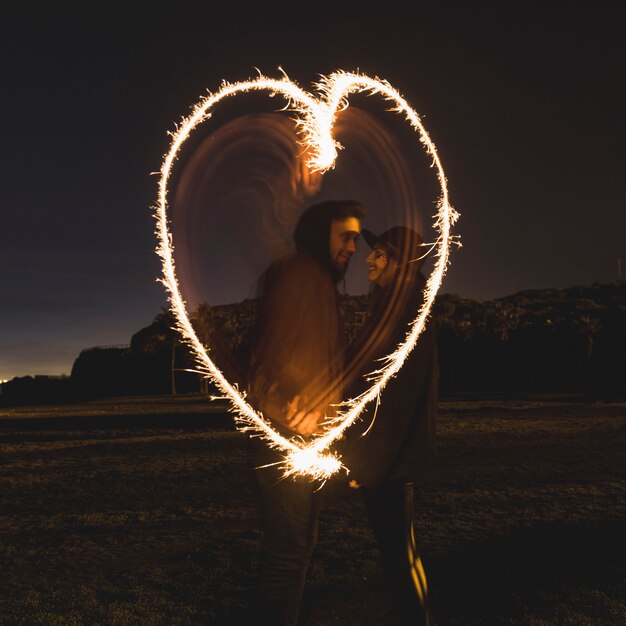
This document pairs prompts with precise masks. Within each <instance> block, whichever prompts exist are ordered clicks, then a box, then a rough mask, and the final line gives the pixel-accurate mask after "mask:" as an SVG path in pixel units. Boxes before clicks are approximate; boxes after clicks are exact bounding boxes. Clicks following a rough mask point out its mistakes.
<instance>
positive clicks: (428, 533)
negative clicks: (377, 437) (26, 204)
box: [0, 395, 626, 626]
mask: <svg viewBox="0 0 626 626" xmlns="http://www.w3.org/2000/svg"><path fill="white" fill-rule="evenodd" d="M223 409H224V408H223V405H220V404H219V403H213V404H211V403H209V402H208V400H207V399H206V398H204V397H201V396H194V395H189V396H178V397H149V398H118V399H109V400H101V401H94V402H90V403H86V404H82V405H67V406H52V407H51V406H48V407H23V408H19V407H16V408H12V409H0V459H1V461H0V534H1V537H2V540H1V541H0V572H2V575H1V578H2V585H0V624H3V625H5V624H7V625H8V624H25V625H26V624H27V625H28V626H31V625H36V624H42V625H43V624H45V625H46V626H47V625H50V624H57V625H60V624H67V625H69V624H90V625H91V624H103V625H104V624H116V625H133V626H135V625H137V624H142V625H162V624H163V625H169V624H218V625H223V624H224V625H225V624H233V625H238V624H240V623H241V615H242V611H243V609H244V607H245V604H246V602H247V599H248V597H249V595H250V592H251V589H252V587H253V585H254V580H255V573H256V567H257V560H256V548H257V544H258V539H259V518H258V515H259V511H258V500H257V494H256V491H255V483H254V477H253V472H252V471H251V465H250V451H249V448H248V446H247V438H246V435H245V434H243V433H240V432H239V431H237V430H235V429H234V428H233V425H232V420H231V419H230V417H229V416H228V414H225V413H224V410H223ZM439 414H440V417H439V429H438V454H437V461H436V464H435V467H434V468H433V471H432V472H431V474H430V476H429V477H428V479H427V480H425V481H424V483H423V485H421V488H420V492H419V495H418V497H417V498H416V503H415V524H416V529H417V530H418V532H419V538H420V542H421V544H422V559H423V562H424V565H425V568H426V573H427V576H428V581H429V587H430V593H431V600H432V612H433V621H434V624H435V626H452V625H455V626H456V625H459V626H460V625H463V626H471V625H486V624H493V625H496V624H497V625H503V626H504V625H507V626H512V625H520V626H521V625H524V626H544V625H546V626H547V625H552V624H554V625H556V624H559V625H571V626H582V625H585V624H588V625H592V624H593V625H595V624H597V625H616V626H617V625H618V624H619V625H620V626H621V625H622V624H624V623H626V594H625V592H624V589H626V565H625V563H626V559H625V557H626V545H625V542H624V528H625V522H626V497H625V496H626V463H625V462H624V461H625V453H624V450H626V404H624V403H589V402H584V401H580V400H576V399H572V398H564V397H561V398H559V397H549V396H544V397H532V398H517V399H516V398H494V397H492V398H473V399H471V398H467V397H466V398H442V400H441V402H440V407H439ZM344 478H345V476H342V477H338V478H337V479H336V480H333V481H331V482H330V483H328V484H327V485H326V486H325V487H324V490H325V491H326V495H327V506H326V509H325V511H324V513H323V515H322V520H321V528H320V542H319V545H318V547H317V549H316V552H315V554H314V559H313V562H312V565H311V570H310V572H309V578H308V581H307V587H306V592H305V598H304V602H303V610H302V613H303V622H304V624H306V625H307V626H313V625H315V626H317V625H320V626H322V625H323V626H334V625H337V626H339V625H341V626H344V625H350V624H355V625H357V624H358V625H359V626H367V625H377V626H384V624H387V623H388V622H387V619H386V617H385V614H386V611H387V606H386V597H385V595H384V593H383V592H382V591H381V589H382V586H381V579H380V574H379V571H378V562H377V554H376V547H375V544H374V541H373V538H372V536H371V533H370V530H369V527H368V525H367V523H366V521H365V516H364V508H363V506H362V503H361V501H360V498H359V496H358V492H354V490H349V489H347V487H346V485H345V480H344Z"/></svg>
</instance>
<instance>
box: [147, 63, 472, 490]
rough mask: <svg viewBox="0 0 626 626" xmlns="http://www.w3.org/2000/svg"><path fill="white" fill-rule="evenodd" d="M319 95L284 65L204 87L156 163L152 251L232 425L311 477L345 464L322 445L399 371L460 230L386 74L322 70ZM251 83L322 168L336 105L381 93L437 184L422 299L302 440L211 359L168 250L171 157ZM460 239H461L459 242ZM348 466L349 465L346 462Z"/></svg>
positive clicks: (424, 139)
mask: <svg viewBox="0 0 626 626" xmlns="http://www.w3.org/2000/svg"><path fill="white" fill-rule="evenodd" d="M315 87H316V88H317V90H318V92H319V97H315V96H313V95H311V94H310V93H307V92H306V91H304V90H302V89H301V88H300V87H298V86H297V85H296V84H295V83H294V82H292V81H291V80H290V79H289V78H288V77H287V76H286V75H285V74H284V73H283V77H282V78H281V79H272V78H267V77H265V76H263V75H259V76H258V78H256V79H253V80H248V81H244V82H239V83H234V84H230V83H227V82H224V83H223V84H222V86H221V88H220V89H219V91H217V92H216V93H214V94H211V93H209V94H208V95H207V96H206V97H204V98H203V99H201V100H200V101H199V102H198V103H197V104H196V106H195V107H194V108H193V111H192V113H191V115H189V116H188V117H186V118H183V120H182V121H181V123H180V124H179V125H178V127H177V129H176V131H175V132H173V133H171V138H172V141H171V145H170V150H169V152H168V153H167V154H166V155H165V157H164V159H163V163H162V165H161V178H160V181H159V200H158V206H157V207H155V218H156V220H157V236H158V239H159V245H158V247H157V254H158V255H159V256H160V258H161V262H162V271H163V275H162V278H161V279H160V281H161V282H162V283H163V284H164V285H165V287H166V289H167V291H168V293H169V301H170V305H171V309H172V311H173V313H174V317H175V319H176V328H177V330H178V331H180V333H181V335H182V337H183V339H184V341H185V342H186V343H187V344H188V345H189V347H190V348H191V350H192V351H193V353H194V355H195V357H196V360H197V364H198V370H199V371H200V372H201V373H202V374H203V375H205V376H207V377H208V378H209V379H211V380H212V381H213V382H214V383H215V384H216V385H217V386H218V387H219V389H220V390H221V391H222V392H223V393H224V395H225V397H226V398H227V399H228V400H229V402H230V406H231V411H232V412H233V414H234V416H235V422H236V424H237V427H238V428H239V429H240V430H242V431H245V432H250V433H251V435H252V436H257V437H262V438H263V439H264V440H265V441H266V442H267V444H268V445H269V446H271V447H272V448H275V449H277V450H279V451H280V452H282V453H283V455H284V456H283V462H282V463H281V466H282V467H283V469H284V473H285V475H292V474H298V475H308V476H310V477H312V478H318V479H326V478H329V477H330V476H332V475H333V474H334V473H335V472H336V471H338V470H339V469H340V468H342V467H344V466H343V465H342V464H341V461H340V459H339V458H338V457H336V456H334V455H333V454H330V453H328V452H327V451H328V448H329V447H330V446H331V444H332V443H333V442H334V441H335V440H336V439H337V438H339V437H340V436H341V435H342V434H343V432H344V431H345V430H346V429H347V428H348V427H349V426H351V425H352V424H353V423H354V422H355V421H356V420H357V419H358V417H359V415H360V413H361V411H362V410H363V409H364V408H365V406H366V405H367V403H368V402H371V401H372V400H375V399H378V398H379V397H380V394H381V392H382V391H383V389H384V387H385V385H386V384H387V382H388V381H389V380H390V379H391V378H392V377H393V376H395V375H396V374H397V372H398V371H399V370H400V368H401V367H402V364H403V363H404V360H405V359H406V357H407V356H408V354H409V352H410V351H411V350H412V349H413V348H414V346H415V344H416V342H417V339H418V337H419V335H420V333H421V332H422V329H423V328H424V325H425V324H426V320H427V318H428V315H429V313H430V309H431V307H432V305H433V302H434V300H435V297H436V295H437V291H438V290H439V287H440V285H441V282H442V280H443V276H444V274H445V272H446V269H447V266H448V264H449V256H450V248H451V245H452V243H458V237H456V236H453V235H452V234H451V232H450V231H451V227H452V226H453V225H454V223H455V222H456V220H457V219H458V217H459V214H458V213H457V212H456V211H455V210H454V209H453V208H452V206H450V204H449V201H448V188H447V184H446V177H445V174H444V171H443V167H442V165H441V161H440V159H439V155H438V154H437V151H436V149H435V145H434V144H433V142H432V141H431V139H430V137H429V136H428V133H427V132H426V129H425V128H424V126H423V125H422V122H421V120H420V118H419V116H418V115H417V113H416V112H415V111H414V110H413V109H412V108H411V107H410V106H409V104H408V103H407V102H406V100H405V99H404V98H403V97H402V96H401V95H400V93H399V92H398V91H397V90H396V89H394V88H393V87H392V86H391V85H390V84H389V83H388V82H387V81H384V80H381V79H378V78H370V77H369V76H366V75H364V74H360V73H350V72H344V71H337V72H334V73H333V74H330V75H329V76H324V77H322V78H321V81H320V82H319V83H317V84H316V85H315ZM250 91H266V92H268V93H269V94H270V95H280V96H283V97H284V98H285V99H286V100H287V105H286V107H285V109H288V110H290V111H292V112H294V113H295V116H296V122H297V124H298V126H299V127H300V129H301V131H302V135H303V143H305V144H306V145H307V146H308V148H309V150H310V152H309V154H310V156H309V162H308V166H309V168H310V169H311V170H312V171H318V172H321V173H323V172H326V171H328V170H329V169H332V168H333V166H334V163H335V160H336V158H337V151H338V150H339V149H341V147H342V146H341V145H340V144H338V142H337V141H335V139H334V138H333V125H334V122H335V118H336V115H337V112H338V111H340V110H342V109H344V108H346V107H347V106H348V96H349V95H350V94H352V93H368V94H369V95H374V94H380V95H382V96H383V97H384V98H385V99H386V100H387V101H389V102H390V103H392V111H393V112H395V113H398V114H402V115H404V117H405V119H406V120H407V121H408V122H409V124H410V125H411V127H412V128H413V130H414V131H415V132H416V133H417V134H418V137H419V141H420V142H421V143H422V145H423V146H424V148H425V150H426V151H427V153H428V154H429V155H430V157H431V158H432V165H433V167H434V168H435V169H436V172H437V179H438V182H439V187H440V197H439V200H438V203H437V213H436V215H435V216H434V224H433V226H434V229H435V231H436V232H437V238H436V242H435V244H434V246H433V251H434V256H435V263H434V267H433V270H432V272H431V274H430V276H429V278H428V280H427V282H426V288H425V294H424V301H423V304H422V306H421V308H420V310H419V311H418V313H417V316H416V317H415V319H414V320H413V322H412V323H411V325H410V327H409V330H408V332H407V335H406V339H405V341H404V342H403V343H401V344H400V345H398V346H397V348H396V350H395V351H394V352H393V353H391V354H389V355H388V356H387V357H386V358H385V359H384V366H383V367H382V368H380V369H379V370H377V371H375V372H372V373H371V374H370V376H369V380H370V382H371V386H370V388H369V389H368V390H367V391H365V392H364V393H363V394H361V395H360V396H358V397H356V398H351V399H348V400H345V401H344V402H343V403H342V404H341V405H340V406H339V409H340V411H339V412H338V414H337V416H336V417H334V418H333V419H332V420H330V422H329V423H328V427H327V429H326V430H325V431H324V432H323V433H322V434H320V435H318V436H316V437H314V438H313V439H312V440H311V441H310V442H309V443H308V444H305V442H304V441H303V439H302V438H301V437H299V436H294V437H293V438H291V439H287V438H285V437H283V436H281V435H280V434H279V433H277V432H276V431H275V430H274V429H273V428H272V426H271V424H270V423H269V422H268V421H267V420H265V419H264V418H263V415H262V414H260V413H257V412H256V411H255V410H254V408H253V407H252V406H250V404H248V402H247V401H246V399H245V393H242V392H240V390H239V389H238V388H237V387H236V386H233V385H231V383H230V382H229V381H228V380H227V379H226V378H225V376H224V374H223V373H222V372H221V371H220V370H219V368H218V367H217V366H216V365H215V363H213V361H212V360H211V358H210V356H209V353H208V352H207V349H206V347H205V346H204V345H203V344H202V342H201V341H200V340H199V339H198V337H197V336H196V333H195V331H194V329H193V327H192V325H191V322H190V319H189V316H188V314H187V310H186V307H185V302H184V301H183V298H182V296H181V293H180V290H179V287H178V281H177V279H176V272H175V268H174V250H173V245H172V236H171V234H170V232H169V230H168V218H167V207H168V205H167V190H168V181H169V178H170V175H171V172H172V166H173V163H174V161H175V160H176V157H177V155H178V153H179V151H180V149H181V147H182V145H183V144H184V142H185V141H186V140H187V138H188V137H189V135H190V134H191V132H192V131H193V130H194V129H195V128H196V126H198V125H199V124H200V123H202V122H203V121H205V120H207V119H209V118H210V116H211V110H212V108H213V107H214V106H215V105H216V104H217V103H218V102H220V101H222V100H224V99H226V98H228V97H230V96H234V95H237V94H239V93H244V92H250ZM459 245H460V244H459ZM345 469H347V468H345Z"/></svg>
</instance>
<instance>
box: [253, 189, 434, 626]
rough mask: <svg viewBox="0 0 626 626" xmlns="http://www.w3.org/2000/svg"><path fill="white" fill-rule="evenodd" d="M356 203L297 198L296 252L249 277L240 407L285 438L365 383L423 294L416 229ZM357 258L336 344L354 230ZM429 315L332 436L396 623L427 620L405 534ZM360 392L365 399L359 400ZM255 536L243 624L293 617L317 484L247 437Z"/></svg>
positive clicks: (427, 399)
mask: <svg viewBox="0 0 626 626" xmlns="http://www.w3.org/2000/svg"><path fill="white" fill-rule="evenodd" d="M364 216H365V210H364V208H363V206H362V205H360V204H359V203H357V202H353V201H350V200H342V201H326V202H322V203H320V204H316V205H313V206H311V207H309V208H308V209H307V210H306V211H305V212H304V213H303V215H302V216H301V218H300V220H299V221H298V223H297V225H296V229H295V232H294V239H295V243H296V252H295V253H294V254H293V255H289V256H288V257H285V258H282V259H280V260H278V261H276V262H274V263H273V264H272V265H271V266H270V267H269V268H268V270H267V271H266V273H265V275H264V279H263V283H262V295H261V305H260V310H259V317H258V321H257V326H256V330H255V337H254V341H253V349H252V354H251V359H250V377H249V382H248V392H249V398H250V399H251V402H252V404H253V406H256V407H257V408H258V409H259V410H261V411H262V413H263V414H264V416H265V417H266V418H269V419H271V420H272V422H273V424H274V427H275V428H276V429H277V430H278V431H279V432H282V433H283V434H284V435H286V436H288V437H290V436H294V435H296V434H297V435H300V436H303V437H309V436H312V435H314V434H317V433H319V432H322V431H323V428H324V419H325V417H332V416H333V415H334V414H335V410H336V409H335V407H336V405H337V404H339V403H340V402H341V401H342V400H344V399H345V398H347V397H355V396H356V395H358V394H359V393H361V391H363V390H364V388H365V386H366V385H367V384H368V383H367V381H365V379H364V375H366V374H368V373H369V372H371V371H372V370H374V369H378V367H380V363H379V362H378V361H377V359H380V358H382V357H384V356H386V355H387V354H389V353H391V352H393V351H394V349H395V347H396V346H397V345H398V344H399V343H401V342H402V341H404V339H405V337H406V333H407V330H408V325H409V323H410V322H411V321H412V320H413V318H414V317H415V315H416V312H417V310H418V308H419V304H420V301H421V298H422V290H423V287H424V284H425V281H424V277H423V275H422V274H421V272H420V266H421V264H422V260H421V257H422V255H423V253H422V248H421V245H422V239H421V237H420V236H419V235H417V233H415V232H413V231H411V230H410V229H408V228H405V227H401V226H396V227H394V228H391V229H389V230H388V231H386V232H385V233H383V234H382V235H380V236H375V235H374V234H373V233H371V232H370V231H368V230H363V231H362V230H361V221H362V220H363V218H364ZM361 234H362V235H363V238H364V239H365V241H366V243H367V244H368V245H369V247H371V249H372V250H371V252H370V254H369V256H368V257H367V267H368V279H369V281H370V283H371V301H370V305H369V309H368V316H367V320H366V322H365V324H364V325H363V327H362V328H361V330H360V332H359V335H358V337H357V338H356V339H355V340H354V341H353V342H352V344H351V345H349V346H348V345H347V342H346V338H345V333H344V328H343V317H342V313H341V302H340V297H339V293H338V291H337V284H338V282H339V281H340V280H341V279H342V278H343V276H344V274H345V272H346V270H347V268H348V265H349V262H350V259H351V257H352V256H353V254H354V253H355V252H356V246H357V241H358V239H359V236H360V235H361ZM436 356H437V355H436V342H435V335H434V329H433V327H432V324H428V325H427V326H426V328H425V330H424V332H423V333H422V335H421V336H420V338H419V341H418V343H417V345H416V346H415V348H414V349H413V350H412V352H411V354H410V355H409V357H408V359H407V361H406V362H405V364H404V366H403V368H402V369H401V371H400V372H399V373H398V375H397V376H396V377H395V378H393V379H392V380H390V381H389V383H388V384H387V386H386V388H385V390H384V391H383V394H382V399H381V403H380V406H379V407H378V409H377V410H375V415H374V409H375V407H370V411H369V414H368V412H367V411H366V412H365V414H364V415H363V417H362V419H361V420H360V421H359V423H358V424H355V425H353V426H352V427H350V428H349V429H348V431H347V434H346V436H345V437H344V438H343V440H342V441H341V442H340V444H339V447H340V453H341V455H342V457H343V460H344V462H345V464H346V465H347V467H348V468H349V469H350V476H349V478H350V481H349V486H350V487H352V488H353V489H356V490H358V491H359V492H360V493H361V494H362V495H363V498H364V501H365V505H366V508H367V512H368V517H369V521H370V525H371V527H372V530H373V533H374V535H375V537H376V541H377V544H378V547H379V550H380V555H381V564H382V566H383V570H384V573H385V578H386V582H387V584H388V588H389V591H390V594H391V598H392V600H393V609H394V612H395V615H396V617H397V623H399V624H405V623H406V624H427V623H428V593H427V588H426V577H425V575H424V570H423V567H422V564H421V561H420V559H419V555H418V552H417V549H416V546H415V539H414V534H413V523H412V521H413V480H414V479H415V478H417V477H419V476H420V474H421V472H422V471H423V470H424V469H426V467H427V466H428V465H429V463H430V461H431V459H432V453H433V448H434V422H435V416H436V400H437V397H436V396H437V378H438V375H437V374H438V367H437V361H436ZM370 404H372V403H370ZM251 443H252V445H253V452H254V463H255V467H256V468H257V470H256V474H257V479H258V485H259V492H260V496H261V509H262V515H263V536H262V541H261V555H260V578H259V584H258V590H257V598H256V600H255V604H254V605H253V611H254V623H256V624H268V625H269V624H271V625H272V626H274V625H275V626H279V625H287V624H289V625H294V626H295V625H296V624H297V623H298V611H299V606H300V600H301V597H302V592H303V589H304V583H305V579H306V574H307V568H308V564H309V559H310V557H311V554H312V552H313V548H314V546H315V543H316V541H317V528H318V516H319V512H320V498H321V495H322V494H321V492H320V491H319V485H318V484H316V483H315V482H313V481H311V480H310V479H309V478H303V477H296V478H292V477H289V478H283V477H282V474H281V471H280V470H278V469H276V468H275V467H273V466H272V464H273V463H276V462H277V461H278V460H279V459H278V457H277V453H276V452H275V451H274V450H271V449H270V448H269V447H268V446H266V445H265V444H264V443H263V442H260V441H258V440H256V439H253V440H252V442H251Z"/></svg>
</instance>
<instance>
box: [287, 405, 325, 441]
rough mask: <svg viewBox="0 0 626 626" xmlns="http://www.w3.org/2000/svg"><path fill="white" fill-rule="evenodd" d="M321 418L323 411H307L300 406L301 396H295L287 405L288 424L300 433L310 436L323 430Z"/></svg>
mask: <svg viewBox="0 0 626 626" xmlns="http://www.w3.org/2000/svg"><path fill="white" fill-rule="evenodd" d="M321 418H322V412H321V411H307V410H306V409H303V408H301V407H300V396H295V397H294V398H293V399H292V400H291V402H289V404H288V405H287V424H288V425H289V428H291V429H292V430H295V431H296V432H297V433H298V434H299V435H303V436H305V437H310V436H311V435H313V434H314V433H316V432H321V430H322V429H321V428H320V424H319V421H320V419H321Z"/></svg>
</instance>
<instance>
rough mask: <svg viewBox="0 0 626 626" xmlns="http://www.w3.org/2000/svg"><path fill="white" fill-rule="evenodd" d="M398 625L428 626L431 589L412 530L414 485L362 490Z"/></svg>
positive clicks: (405, 484) (383, 486)
mask: <svg viewBox="0 0 626 626" xmlns="http://www.w3.org/2000/svg"><path fill="white" fill-rule="evenodd" d="M360 491H361V492H362V494H363V497H364V499H365V506H366V509H367V514H368V518H369V522H370V526H371V528H372V531H373V533H374V536H375V538H376V542H377V544H378V548H379V551H380V558H381V564H382V568H383V572H384V575H385V581H386V584H387V586H388V590H389V594H390V597H391V599H392V603H393V608H394V612H395V614H396V618H397V623H398V624H402V625H404V624H406V625H409V624H411V626H416V625H418V624H419V625H421V626H427V625H428V623H429V617H428V588H427V586H426V575H425V573H424V568H423V566H422V562H421V560H420V557H419V553H418V549H417V546H416V544H415V534H414V531H413V484H412V483H410V482H394V483H387V484H382V485H380V486H379V487H376V488H367V487H361V489H360Z"/></svg>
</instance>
